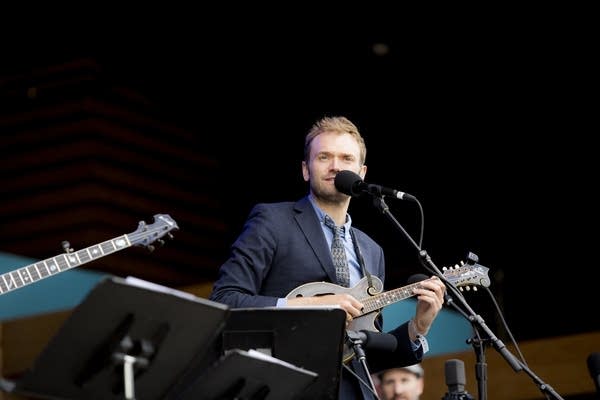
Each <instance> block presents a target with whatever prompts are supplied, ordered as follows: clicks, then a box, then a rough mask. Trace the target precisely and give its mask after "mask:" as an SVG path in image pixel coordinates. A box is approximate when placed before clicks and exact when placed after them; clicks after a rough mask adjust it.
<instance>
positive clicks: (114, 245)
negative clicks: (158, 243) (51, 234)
mask: <svg viewBox="0 0 600 400" xmlns="http://www.w3.org/2000/svg"><path fill="white" fill-rule="evenodd" d="M131 245H132V244H131V241H130V240H129V237H128V235H122V236H118V237H116V238H114V239H111V240H107V241H105V242H102V243H99V244H96V245H94V246H90V247H86V248H85V249H82V250H79V251H75V252H71V253H63V254H59V255H57V256H54V257H52V258H48V259H46V260H43V261H39V262H36V263H34V264H31V265H27V266H25V267H22V268H19V269H17V270H14V271H11V272H7V273H5V274H2V275H1V276H0V295H2V294H5V293H8V292H10V291H12V290H15V289H19V288H22V287H24V286H27V285H29V284H32V283H34V282H37V281H39V280H42V279H44V278H48V277H49V276H52V275H56V274H58V273H60V272H64V271H67V270H70V269H73V268H76V267H78V266H80V265H82V264H85V263H88V262H90V261H93V260H96V259H98V258H101V257H104V256H106V255H109V254H112V253H115V252H117V251H119V250H123V249H126V248H128V247H130V246H131Z"/></svg>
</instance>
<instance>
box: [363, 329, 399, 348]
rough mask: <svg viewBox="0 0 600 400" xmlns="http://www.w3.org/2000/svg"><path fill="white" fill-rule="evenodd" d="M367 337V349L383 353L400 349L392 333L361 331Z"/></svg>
mask: <svg viewBox="0 0 600 400" xmlns="http://www.w3.org/2000/svg"><path fill="white" fill-rule="evenodd" d="M361 332H362V333H364V334H365V335H366V337H367V339H366V340H365V344H364V345H365V348H366V349H373V350H383V351H395V350H396V348H397V347H398V340H397V339H396V336H394V335H392V334H390V333H382V332H375V331H367V330H364V331H361Z"/></svg>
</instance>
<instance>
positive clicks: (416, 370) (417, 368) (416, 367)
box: [378, 364, 425, 378]
mask: <svg viewBox="0 0 600 400" xmlns="http://www.w3.org/2000/svg"><path fill="white" fill-rule="evenodd" d="M394 369H403V370H405V371H408V372H411V373H413V374H415V375H416V376H417V377H419V378H421V377H423V375H424V374H425V370H423V367H421V364H413V365H407V366H404V367H395V368H390V369H387V370H383V371H381V372H379V374H378V375H379V377H380V378H381V376H382V375H383V374H385V372H386V371H391V370H394Z"/></svg>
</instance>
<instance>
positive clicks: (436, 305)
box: [411, 276, 446, 340]
mask: <svg viewBox="0 0 600 400" xmlns="http://www.w3.org/2000/svg"><path fill="white" fill-rule="evenodd" d="M419 284H420V285H421V288H419V289H414V290H413V292H414V293H415V294H416V295H417V311H416V314H415V318H414V325H415V326H414V327H415V329H416V331H417V332H416V333H418V334H420V335H426V334H427V332H429V328H431V324H433V320H434V319H435V317H436V316H437V315H438V313H439V312H440V310H441V309H442V305H443V304H444V293H445V291H446V286H445V285H444V283H443V282H442V281H441V280H440V279H439V278H438V277H435V276H434V277H431V278H429V279H426V280H424V281H421V282H419ZM414 339H415V338H412V337H411V340H414Z"/></svg>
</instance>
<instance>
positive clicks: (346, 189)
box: [334, 170, 362, 196]
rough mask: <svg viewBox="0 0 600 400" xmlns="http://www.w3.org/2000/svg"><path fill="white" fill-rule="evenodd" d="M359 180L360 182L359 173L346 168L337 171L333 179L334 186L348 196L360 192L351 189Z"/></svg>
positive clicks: (356, 194)
mask: <svg viewBox="0 0 600 400" xmlns="http://www.w3.org/2000/svg"><path fill="white" fill-rule="evenodd" d="M360 182H362V178H361V177H360V175H358V174H356V173H354V172H352V171H348V170H343V171H340V172H338V173H337V174H336V175H335V179H334V184H335V188H336V189H337V190H338V191H339V192H341V193H344V194H347V195H348V196H358V195H359V194H360V192H356V191H355V190H353V188H354V187H355V186H354V185H356V184H357V183H360Z"/></svg>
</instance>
